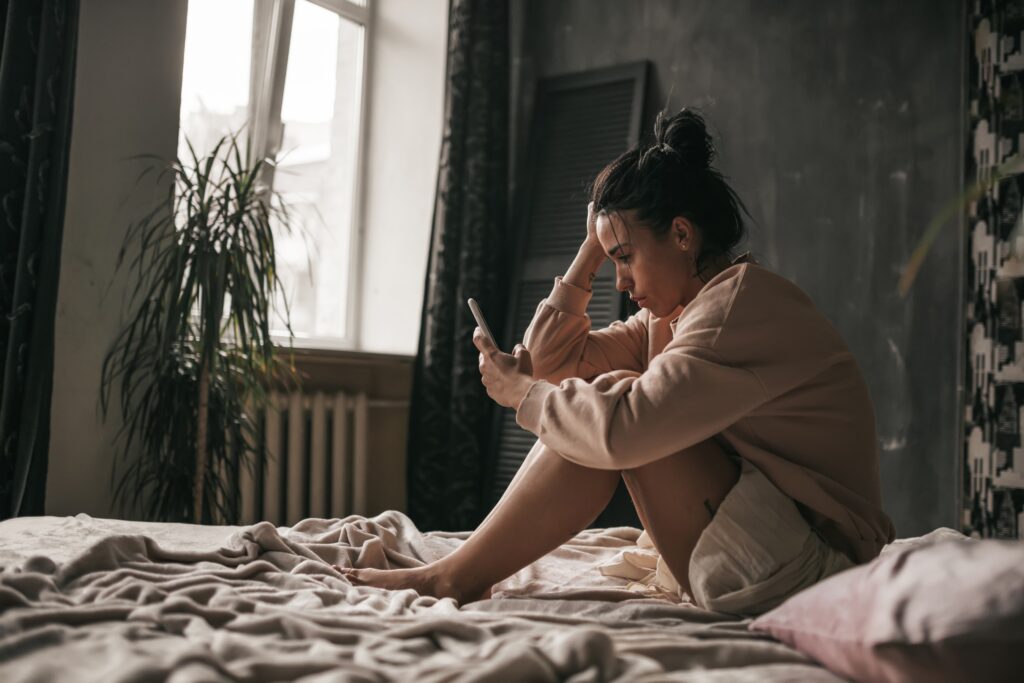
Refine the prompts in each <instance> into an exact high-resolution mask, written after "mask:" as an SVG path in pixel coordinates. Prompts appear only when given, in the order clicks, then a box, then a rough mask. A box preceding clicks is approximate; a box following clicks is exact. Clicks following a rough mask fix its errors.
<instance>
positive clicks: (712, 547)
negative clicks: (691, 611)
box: [690, 460, 853, 616]
mask: <svg viewBox="0 0 1024 683" xmlns="http://www.w3.org/2000/svg"><path fill="white" fill-rule="evenodd" d="M852 566H853V562H851V561H850V559H849V558H848V557H847V556H846V555H845V554H843V553H842V552H840V551H838V550H836V549H834V548H833V547H832V546H831V545H829V544H828V543H827V542H826V541H825V540H824V539H822V538H821V536H819V535H818V533H817V532H816V531H815V530H814V529H812V528H811V527H810V526H809V525H808V523H807V521H806V520H805V519H804V518H803V516H802V515H801V514H800V511H799V510H797V507H796V503H794V502H793V499H792V498H790V497H789V496H787V495H786V494H784V493H783V492H782V491H780V490H779V489H778V488H776V487H775V485H774V484H772V483H771V482H770V481H769V480H768V478H767V477H765V476H764V474H763V473H762V472H761V470H759V469H758V468H757V467H755V466H754V465H752V464H750V463H749V462H747V461H746V460H741V470H740V478H739V481H737V482H736V485H735V486H733V487H732V489H731V490H730V491H729V493H728V494H726V496H725V499H724V500H723V501H722V505H721V506H720V507H719V508H718V510H716V511H715V514H714V517H712V519H711V523H710V524H708V526H707V527H706V528H705V529H704V531H703V533H701V536H700V538H699V539H697V545H696V546H695V547H694V549H693V555H692V556H691V558H690V587H691V588H692V591H693V595H692V597H693V600H694V602H695V603H697V604H698V605H700V606H701V607H704V608H706V609H710V610H714V611H716V612H729V613H732V614H742V615H751V616H752V615H756V614H762V613H764V612H767V611H768V610H770V609H772V608H773V607H776V606H777V605H779V604H781V603H782V602H783V601H785V600H786V598H788V597H790V596H791V595H793V594H795V593H797V592H799V591H801V590H803V589H804V588H807V587H809V586H812V585H814V584H815V583H817V582H818V581H821V580H822V579H824V578H826V577H828V576H831V575H832V574H835V573H837V572H840V571H842V570H844V569H848V568H849V567H852Z"/></svg>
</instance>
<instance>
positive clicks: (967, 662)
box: [750, 529, 1024, 681]
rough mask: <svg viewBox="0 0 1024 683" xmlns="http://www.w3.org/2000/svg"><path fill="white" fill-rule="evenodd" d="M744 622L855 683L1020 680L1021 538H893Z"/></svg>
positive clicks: (1023, 675) (1023, 674)
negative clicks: (865, 558)
mask: <svg viewBox="0 0 1024 683" xmlns="http://www.w3.org/2000/svg"><path fill="white" fill-rule="evenodd" d="M750 629H751V630H754V631H760V632H764V633H768V634H770V635H772V636H773V637H775V638H777V639H778V640H781V641H782V642H784V643H786V644H787V645H789V646H791V647H793V648H795V649H797V650H799V651H800V652H802V653H804V654H805V655H807V656H809V657H811V658H813V659H815V660H817V661H818V662H820V663H821V664H823V665H824V666H825V667H827V668H828V669H829V670H831V671H832V672H833V673H836V674H839V675H841V676H846V677H849V678H852V679H854V680H858V681H1011V680H1015V681H1020V680H1024V541H1000V540H974V539H969V538H967V537H965V536H963V535H962V534H959V533H957V532H955V531H952V530H951V529H940V530H937V531H934V532H932V533H931V534H928V535H927V536H924V537H921V538H919V539H905V540H901V541H897V542H895V543H892V544H890V545H889V546H886V548H885V550H883V552H882V554H881V555H879V557H878V558H876V559H875V560H873V561H872V562H869V563H867V564H864V565H861V566H859V567H854V568H851V569H848V570H846V571H843V572H840V573H839V574H836V575H834V576H831V577H829V578H828V579H825V580H824V581H822V582H820V583H818V584H816V585H814V586H811V587H810V588H808V589H806V590H804V591H801V592H800V593H797V594H796V595H794V596H792V597H791V598H789V599H788V600H787V601H786V602H784V603H782V604H781V605H779V606H778V607H776V608H775V609H773V610H772V611H770V612H767V613H766V614H764V615H762V616H761V617H759V618H757V619H755V620H754V621H753V622H752V623H751V624H750Z"/></svg>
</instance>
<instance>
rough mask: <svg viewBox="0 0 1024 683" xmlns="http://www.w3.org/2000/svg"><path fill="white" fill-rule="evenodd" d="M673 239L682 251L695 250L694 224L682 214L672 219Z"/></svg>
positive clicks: (671, 232)
mask: <svg viewBox="0 0 1024 683" xmlns="http://www.w3.org/2000/svg"><path fill="white" fill-rule="evenodd" d="M670 234H671V236H672V241H673V242H674V243H675V245H676V246H677V247H678V248H679V249H681V250H682V251H687V252H689V251H693V250H694V246H695V245H694V236H695V234H696V231H695V230H694V229H693V225H692V224H691V223H690V221H688V220H686V219H685V218H683V217H682V216H676V217H675V218H673V219H672V228H671V231H670Z"/></svg>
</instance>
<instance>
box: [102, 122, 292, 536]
mask: <svg viewBox="0 0 1024 683" xmlns="http://www.w3.org/2000/svg"><path fill="white" fill-rule="evenodd" d="M239 137H240V133H234V134H231V135H227V136H225V137H223V138H221V139H220V141H219V142H218V143H217V144H216V145H215V146H214V148H213V150H212V151H211V152H209V153H208V154H205V155H203V156H200V155H199V154H197V153H196V151H195V149H194V148H193V146H192V144H191V143H190V142H188V141H186V142H187V146H188V151H189V155H190V158H188V159H186V160H182V159H174V160H172V161H166V160H162V159H160V158H159V157H156V156H153V155H143V156H142V157H139V158H142V159H146V160H148V161H149V162H150V163H149V164H148V166H147V167H146V169H145V170H144V171H143V173H142V174H141V175H140V176H139V180H141V179H142V178H143V177H145V176H146V175H148V174H150V173H153V172H156V173H157V178H158V182H159V179H165V180H166V179H167V176H168V175H170V176H171V177H172V178H173V182H168V183H167V184H168V185H169V186H170V187H169V191H168V194H167V196H166V197H165V198H163V199H161V200H160V201H159V202H158V203H157V205H156V206H155V207H154V208H153V209H152V210H151V211H149V213H147V214H146V215H144V216H143V217H142V218H141V219H140V220H138V221H137V222H134V223H132V224H131V225H129V227H128V230H127V232H126V234H125V238H124V241H123V243H122V245H121V250H120V252H119V254H118V259H117V270H120V269H121V267H122V266H123V264H124V263H125V256H126V254H128V253H132V254H134V257H133V258H132V260H131V268H129V270H133V269H134V272H135V273H136V277H137V282H138V285H137V287H136V289H135V290H134V292H133V293H132V296H131V297H130V300H129V306H131V307H132V310H133V313H132V317H131V321H130V322H129V323H128V324H127V325H126V326H125V327H124V328H123V329H122V331H121V332H120V334H119V335H118V337H117V338H116V340H115V341H114V344H113V345H112V347H111V349H110V350H109V351H108V353H107V355H106V357H105V359H104V362H103V369H102V376H101V384H100V402H101V407H102V412H103V416H104V418H106V416H107V413H108V409H109V403H110V396H111V390H112V389H113V388H114V386H115V384H116V385H118V387H119V389H120V413H121V417H122V420H123V424H122V427H121V430H120V431H119V432H118V434H117V437H116V439H117V441H119V442H121V444H122V446H123V448H122V449H121V450H120V453H119V455H118V457H117V458H115V463H114V465H115V469H114V474H113V475H112V476H114V478H115V479H117V477H116V472H117V470H118V462H119V461H120V462H121V464H122V465H123V470H122V472H121V476H120V478H119V480H118V481H117V485H116V487H115V500H116V501H118V503H119V504H121V505H122V506H127V505H131V506H132V507H133V508H134V509H136V510H141V511H143V513H144V514H145V515H146V516H147V517H148V518H150V519H154V520H159V521H193V522H196V523H202V522H207V521H212V520H214V519H216V520H217V521H220V522H222V523H232V522H235V521H237V509H238V505H237V496H236V486H235V483H236V482H237V481H238V474H239V470H240V468H241V467H249V468H252V469H253V470H254V471H255V470H256V469H257V468H260V467H262V466H263V464H264V462H265V460H266V458H267V451H266V447H265V444H263V443H262V442H261V440H260V439H259V438H258V435H257V432H256V423H255V421H254V415H257V414H259V413H258V411H259V410H260V409H262V408H263V407H265V406H266V403H267V400H268V391H267V390H268V389H269V388H270V387H271V386H273V384H274V382H285V383H290V382H297V377H296V372H295V367H294V363H293V358H292V355H291V341H292V339H293V334H292V329H291V324H290V317H289V314H288V307H287V303H285V306H284V311H283V319H284V321H285V325H286V327H287V330H288V334H289V344H288V346H287V347H286V349H285V350H286V357H285V358H281V357H280V356H279V355H278V354H277V353H275V350H276V349H275V346H274V343H273V341H272V340H271V333H270V325H271V320H270V316H271V314H272V312H273V310H272V309H273V302H274V301H275V293H276V292H277V291H278V290H279V288H280V287H281V281H280V279H279V277H278V275H277V270H276V268H275V250H274V230H273V229H272V227H274V228H277V227H280V228H281V229H283V230H284V231H286V232H290V231H291V229H292V227H291V219H290V214H289V212H288V210H287V207H286V206H285V204H284V202H283V201H282V200H281V197H280V195H279V194H278V193H276V192H274V191H272V190H271V188H270V187H269V186H268V184H267V183H266V182H265V180H264V179H265V177H266V176H267V171H268V170H269V165H270V164H271V162H270V160H268V159H263V158H257V159H253V158H252V155H251V154H250V150H249V149H248V147H247V146H245V145H243V144H242V143H240V141H239ZM133 444H134V445H137V446H138V447H139V448H138V450H139V454H138V457H133V458H132V457H129V454H130V453H132V446H133Z"/></svg>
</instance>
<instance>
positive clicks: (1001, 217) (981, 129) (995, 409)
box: [962, 1, 1024, 538]
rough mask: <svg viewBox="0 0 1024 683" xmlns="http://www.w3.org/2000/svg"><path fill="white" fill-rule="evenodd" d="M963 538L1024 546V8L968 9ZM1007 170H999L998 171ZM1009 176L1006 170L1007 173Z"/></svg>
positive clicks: (1015, 4) (987, 6)
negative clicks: (973, 193)
mask: <svg viewBox="0 0 1024 683" xmlns="http://www.w3.org/2000/svg"><path fill="white" fill-rule="evenodd" d="M969 10H970V13H969V14H968V24H967V28H968V31H970V49H969V50H968V53H967V59H968V71H967V106H968V111H967V115H968V116H969V121H970V128H969V131H970V137H969V138H968V140H969V145H970V150H969V154H968V155H967V169H966V176H967V183H966V184H967V186H968V187H970V186H973V185H975V184H976V183H979V182H980V183H981V184H982V185H983V187H984V192H982V193H981V196H979V197H978V198H977V200H976V201H972V202H971V203H970V205H969V207H968V216H967V218H968V222H967V227H968V231H969V232H968V246H969V254H970V260H969V261H968V262H967V301H966V305H967V340H966V342H967V348H968V356H969V357H968V359H967V366H966V367H967V377H966V378H965V387H966V389H967V392H968V393H967V396H966V399H967V415H966V424H965V431H964V437H965V438H964V457H963V461H962V468H963V486H964V491H963V493H964V498H963V500H964V511H963V513H964V517H963V527H962V530H963V531H964V533H967V534H971V535H973V536H985V537H995V538H1020V537H1024V440H1022V434H1024V424H1022V419H1021V415H1022V409H1021V406H1022V405H1024V343H1022V342H1024V323H1022V318H1024V315H1022V311H1024V309H1022V306H1021V302H1022V301H1024V251H1022V248H1021V247H1022V245H1024V233H1022V232H1021V231H1022V229H1024V213H1022V208H1024V200H1022V197H1024V174H1021V173H1020V167H1019V163H1020V161H1021V159H1024V147H1022V141H1024V46H1022V45H1021V43H1020V35H1021V33H1022V32H1024V3H1021V2H995V3H993V2H988V1H985V2H980V3H977V4H975V3H971V5H970V6H969ZM1004 164H1007V166H1004ZM1015 166H1016V167H1015Z"/></svg>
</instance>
